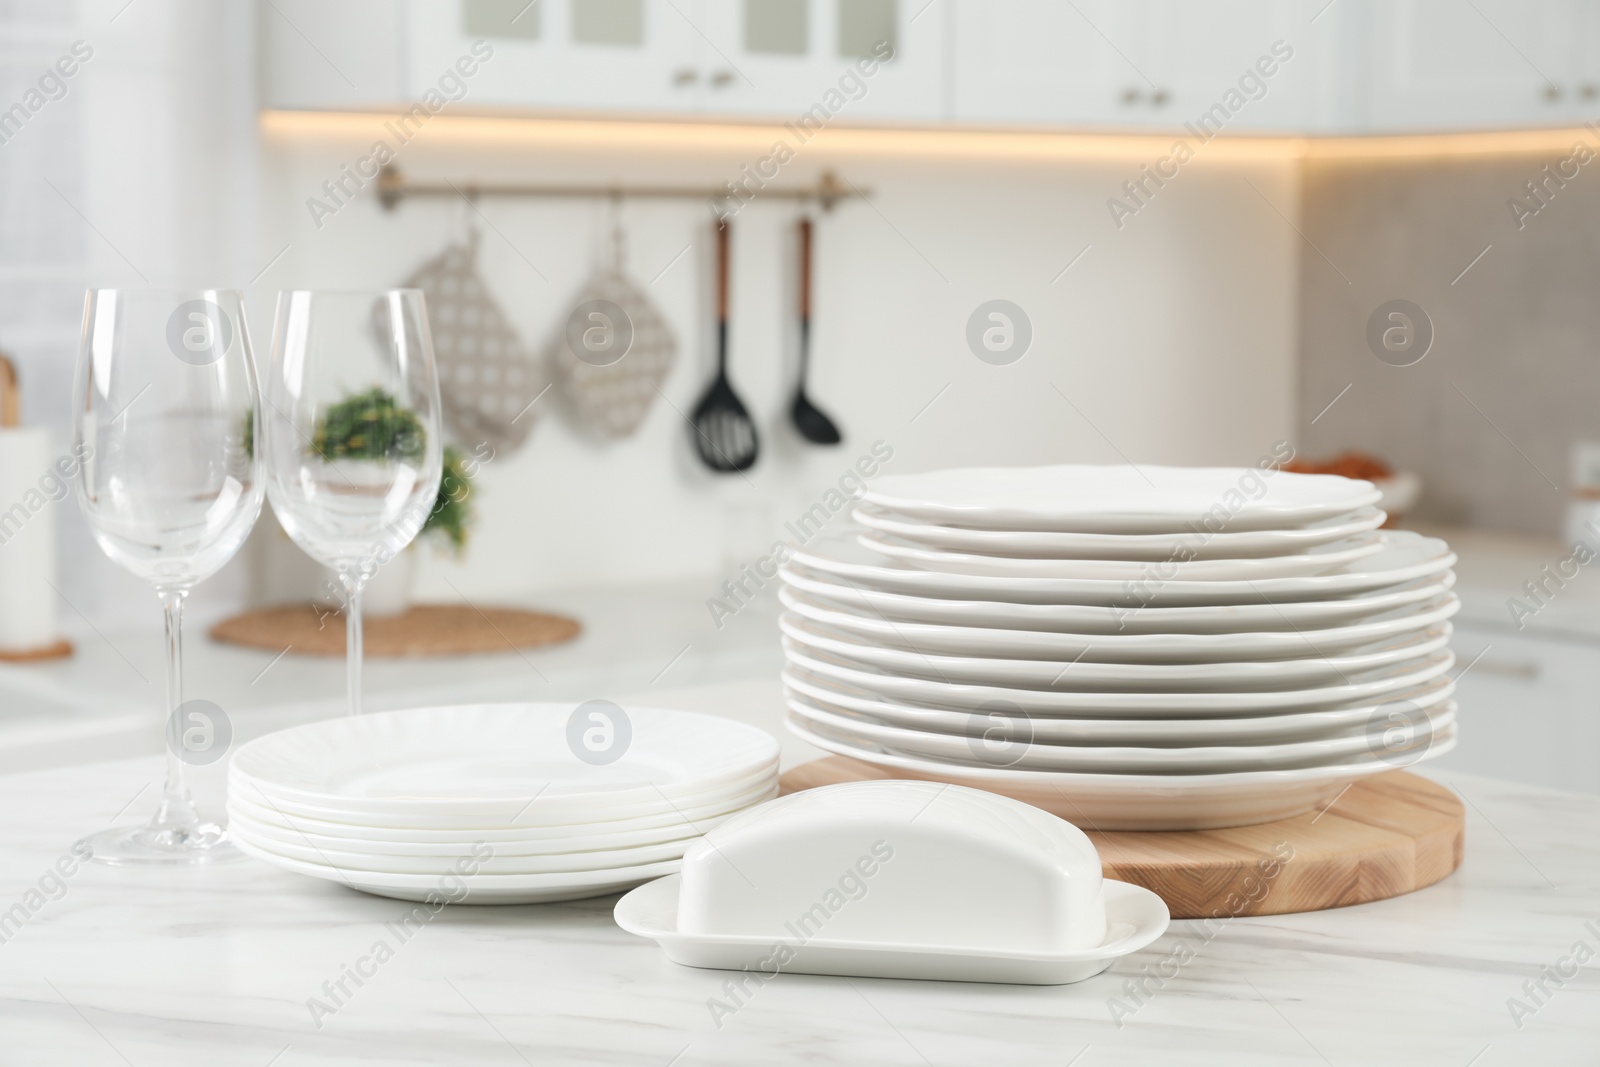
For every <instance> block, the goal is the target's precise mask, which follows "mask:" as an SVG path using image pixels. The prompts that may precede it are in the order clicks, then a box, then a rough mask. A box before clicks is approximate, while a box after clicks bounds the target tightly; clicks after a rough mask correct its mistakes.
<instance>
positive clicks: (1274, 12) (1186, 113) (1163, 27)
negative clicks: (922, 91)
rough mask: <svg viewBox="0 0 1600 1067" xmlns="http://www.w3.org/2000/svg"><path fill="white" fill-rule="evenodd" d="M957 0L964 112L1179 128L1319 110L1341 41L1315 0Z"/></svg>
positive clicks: (1291, 122) (1302, 116)
mask: <svg viewBox="0 0 1600 1067" xmlns="http://www.w3.org/2000/svg"><path fill="white" fill-rule="evenodd" d="M951 2H952V3H953V4H955V7H956V15H955V19H954V23H955V29H954V31H953V33H952V41H953V43H952V71H951V75H950V81H951V85H952V90H951V91H952V96H953V114H954V117H956V118H957V119H961V120H965V121H969V122H1003V123H1019V124H1025V125H1036V124H1065V125H1081V126H1113V127H1127V128H1137V129H1150V128H1154V129H1166V130H1172V131H1174V132H1181V131H1182V130H1183V128H1184V124H1185V123H1196V124H1198V122H1199V120H1200V119H1201V118H1202V117H1203V116H1206V115H1207V114H1208V113H1210V115H1211V120H1210V124H1209V125H1208V127H1207V129H1208V132H1215V130H1217V129H1220V128H1226V129H1227V130H1230V131H1234V132H1241V131H1251V132H1255V131H1262V130H1277V131H1300V130H1304V129H1307V128H1309V127H1311V126H1312V125H1314V124H1315V123H1316V121H1317V117H1318V116H1317V96H1316V93H1315V86H1316V82H1315V77H1316V72H1317V70H1318V69H1319V68H1320V67H1321V66H1322V65H1323V63H1324V61H1323V60H1322V59H1321V58H1319V57H1320V56H1321V55H1322V54H1323V53H1325V52H1326V51H1327V50H1328V48H1329V47H1330V46H1329V41H1328V39H1327V35H1325V34H1322V33H1320V32H1315V31H1314V30H1313V27H1312V24H1311V19H1312V17H1313V16H1314V15H1315V14H1316V8H1315V7H1314V6H1312V3H1311V0H1305V2H1301V0H1292V2H1288V0H1201V2H1195V0H1084V2H1074V3H1071V4H1065V3H1054V2H1051V0H951ZM1275 46H1276V48H1275ZM1275 52H1276V54H1274V53H1275ZM1258 64H1260V66H1258ZM1263 71H1270V72H1271V73H1270V74H1263V73H1262V72H1263ZM1225 102H1227V103H1228V104H1231V106H1229V107H1228V108H1227V110H1226V111H1224V112H1220V113H1219V112H1215V111H1214V110H1213V109H1214V108H1216V107H1217V106H1218V105H1219V104H1225Z"/></svg>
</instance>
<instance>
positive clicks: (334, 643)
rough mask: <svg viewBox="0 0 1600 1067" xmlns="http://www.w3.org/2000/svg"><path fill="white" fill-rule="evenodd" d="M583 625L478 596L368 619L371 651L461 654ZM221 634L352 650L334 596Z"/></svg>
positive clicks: (231, 622) (243, 619)
mask: <svg viewBox="0 0 1600 1067" xmlns="http://www.w3.org/2000/svg"><path fill="white" fill-rule="evenodd" d="M581 629H582V627H581V626H580V625H579V624H578V621H577V620H576V619H569V618H567V617H566V616H565V615H547V614H545V613H543V612H538V611H522V610H521V609H519V608H490V607H486V608H481V609H480V608H476V607H473V606H472V605H470V604H413V605H412V606H411V607H410V608H409V609H408V610H407V611H406V612H405V613H404V614H401V615H377V616H368V617H366V618H364V619H363V620H362V632H361V643H362V647H363V652H364V653H365V654H366V655H368V656H459V655H465V654H467V653H472V652H512V651H515V650H517V649H524V648H538V647H539V646H540V645H555V644H560V643H561V642H562V641H570V640H572V639H573V638H574V637H576V636H578V631H579V630H581ZM211 636H212V637H213V638H215V639H216V640H218V641H226V642H228V643H230V644H235V645H248V646H250V647H251V648H265V649H271V650H272V651H273V652H282V651H284V650H285V648H287V650H288V651H289V652H295V653H299V654H302V655H307V656H342V655H344V617H343V616H342V615H340V614H339V611H338V609H337V608H336V607H334V606H333V605H331V604H280V605H278V606H276V607H270V608H259V609H257V610H255V611H247V612H245V613H244V614H243V615H235V616H234V617H233V618H231V619H224V620H222V621H221V622H219V623H217V624H216V625H215V626H213V627H212V628H211Z"/></svg>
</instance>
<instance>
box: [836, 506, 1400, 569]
mask: <svg viewBox="0 0 1600 1067" xmlns="http://www.w3.org/2000/svg"><path fill="white" fill-rule="evenodd" d="M851 517H852V518H853V519H855V521H856V522H858V523H860V524H861V525H862V526H865V527H867V528H868V529H872V530H877V531H879V532H880V533H885V534H888V535H890V536H891V537H898V538H901V539H903V540H905V541H909V542H911V543H912V544H919V545H924V546H926V547H928V548H936V549H942V550H944V551H946V552H971V553H975V554H978V555H986V556H1009V557H1013V558H1037V559H1121V560H1149V561H1151V562H1155V561H1159V560H1164V559H1174V558H1180V557H1179V556H1178V554H1179V553H1183V554H1185V555H1186V557H1187V558H1189V559H1248V558H1250V557H1252V556H1287V555H1293V554H1295V553H1300V552H1304V551H1306V550H1307V549H1309V548H1314V547H1315V546H1317V545H1326V544H1331V543H1333V542H1334V541H1342V540H1344V539H1345V538H1347V537H1354V536H1356V535H1357V534H1364V533H1368V532H1369V531H1372V530H1376V529H1377V528H1378V527H1380V526H1382V525H1383V520H1384V519H1385V518H1386V517H1387V516H1385V515H1384V513H1383V512H1381V511H1379V510H1378V509H1377V508H1362V509H1361V510H1360V511H1353V512H1351V513H1350V514H1348V515H1340V516H1338V517H1337V518H1333V519H1328V520H1327V521H1325V522H1319V523H1315V524H1313V525H1311V526H1302V527H1298V528H1294V529H1286V530H1247V531H1243V532H1238V533H1235V532H1232V531H1224V532H1222V533H1212V532H1210V531H1208V530H1205V529H1203V528H1201V529H1197V530H1185V531H1183V532H1182V533H1155V534H1117V533H1041V532H1038V531H1025V530H973V529H969V528H966V527H962V526H939V525H936V524H934V523H923V522H914V521H910V520H907V519H903V518H900V517H899V516H897V515H894V514H893V513H892V512H887V511H884V510H882V509H881V508H875V507H870V506H862V507H858V508H856V509H855V511H853V512H852V513H851Z"/></svg>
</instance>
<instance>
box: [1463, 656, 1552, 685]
mask: <svg viewBox="0 0 1600 1067" xmlns="http://www.w3.org/2000/svg"><path fill="white" fill-rule="evenodd" d="M1472 669H1473V670H1475V671H1487V672H1488V673H1490V674H1498V675H1502V676H1504V677H1507V678H1523V679H1526V680H1527V681H1530V682H1531V681H1533V680H1534V679H1536V678H1538V677H1539V676H1540V675H1541V674H1543V673H1544V671H1543V670H1542V669H1541V668H1540V666H1539V664H1538V663H1536V662H1534V661H1533V660H1504V659H1480V660H1479V661H1478V663H1477V665H1476V666H1475V667H1473V668H1472Z"/></svg>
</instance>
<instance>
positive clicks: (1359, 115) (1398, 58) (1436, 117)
mask: <svg viewBox="0 0 1600 1067" xmlns="http://www.w3.org/2000/svg"><path fill="white" fill-rule="evenodd" d="M1593 6H1594V5H1593V4H1592V3H1589V2H1586V0H1584V2H1573V0H1541V2H1539V3H1534V4H1530V3H1526V2H1524V0H1472V2H1471V3H1466V2H1463V0H1388V2H1385V3H1375V2H1370V0H1369V2H1367V3H1363V4H1356V5H1351V6H1350V8H1349V10H1347V11H1345V12H1341V17H1342V18H1346V19H1350V20H1352V21H1353V22H1354V24H1355V25H1356V26H1357V27H1358V33H1357V36H1358V39H1359V40H1360V41H1361V42H1362V44H1363V49H1364V51H1365V53H1366V54H1365V57H1364V60H1365V61H1364V63H1363V66H1364V69H1365V77H1363V78H1360V79H1359V80H1357V79H1352V80H1351V82H1350V84H1349V85H1348V87H1347V89H1348V91H1349V93H1350V95H1351V98H1352V99H1353V100H1355V101H1356V102H1357V112H1356V114H1355V115H1354V116H1353V118H1354V122H1353V128H1354V129H1355V130H1358V131H1362V132H1390V131H1425V130H1450V129H1497V128H1513V127H1541V126H1545V127H1550V126H1562V125H1568V124H1572V123H1575V122H1576V121H1579V120H1580V119H1581V118H1583V117H1586V116H1585V112H1586V110H1592V108H1593V106H1594V93H1595V87H1594V84H1593V83H1594V77H1593V74H1586V71H1587V68H1588V66H1589V61H1590V60H1591V58H1592V57H1594V55H1595V53H1596V48H1595V46H1594V44H1593V43H1591V42H1592V41H1593V35H1592V32H1591V31H1590V28H1589V27H1588V26H1586V23H1587V22H1588V21H1589V20H1590V19H1591V18H1592V12H1591V10H1590V9H1592V7H1593ZM1585 105H1587V108H1586V106H1585Z"/></svg>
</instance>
